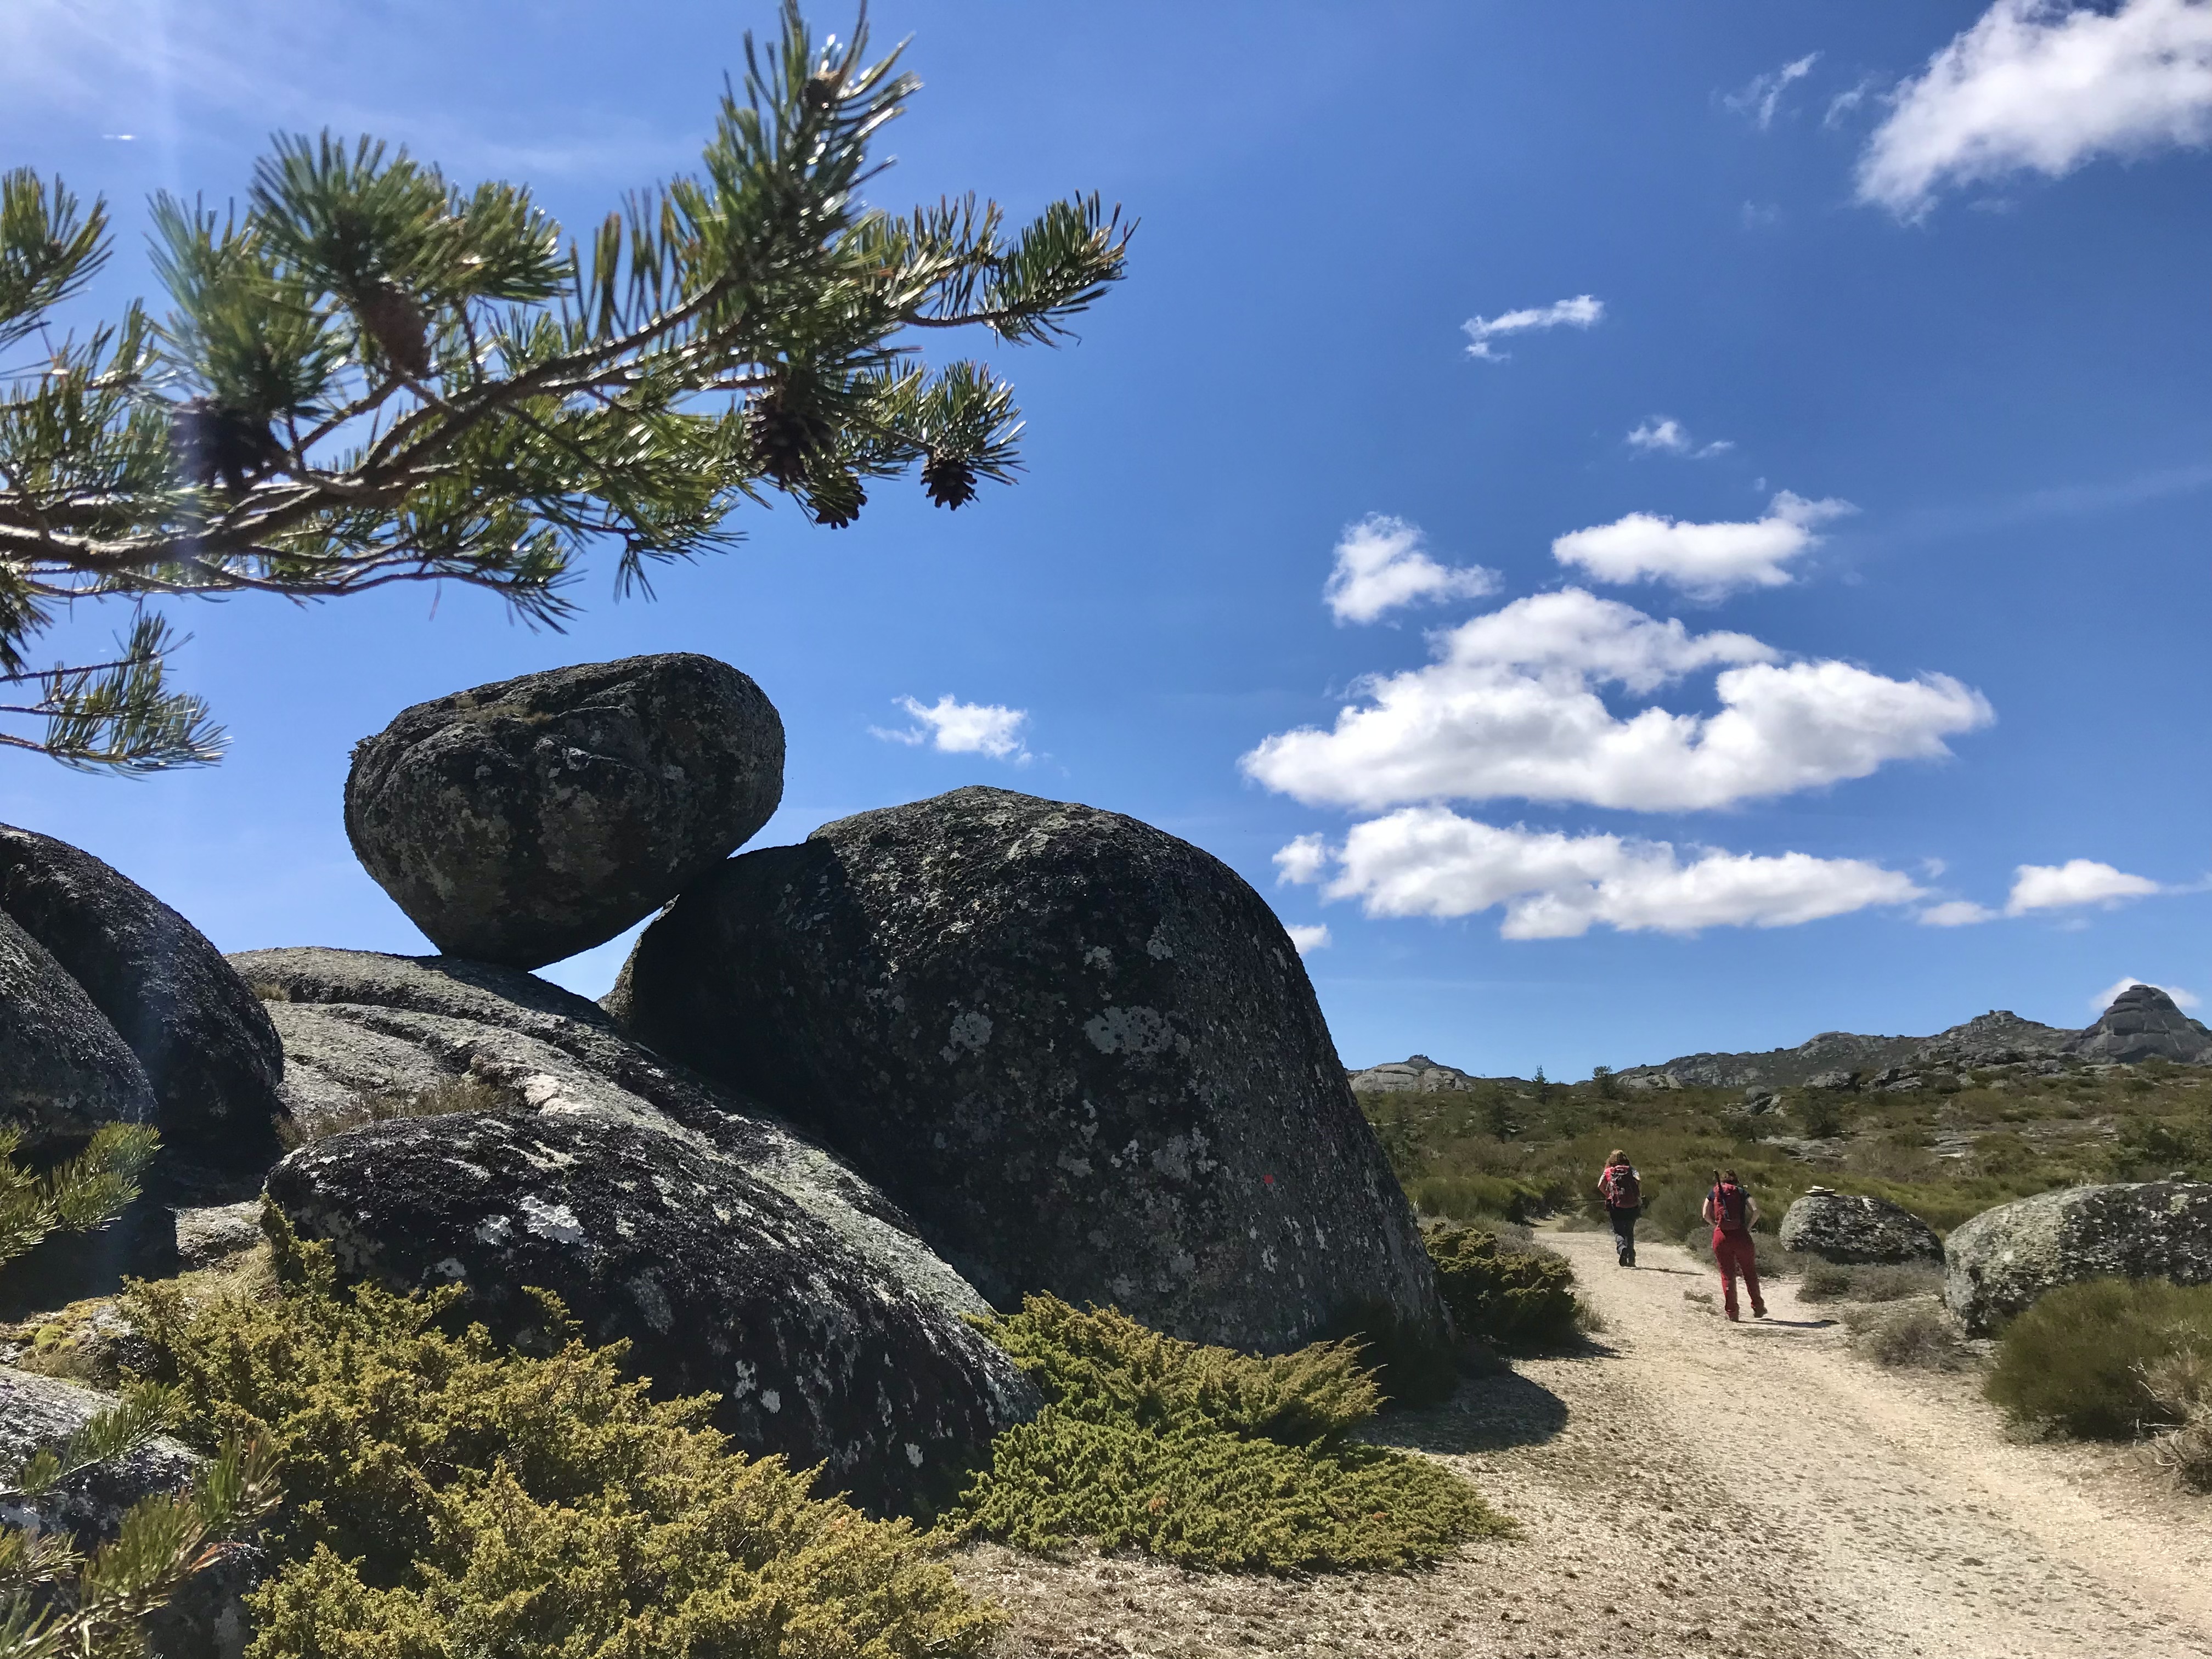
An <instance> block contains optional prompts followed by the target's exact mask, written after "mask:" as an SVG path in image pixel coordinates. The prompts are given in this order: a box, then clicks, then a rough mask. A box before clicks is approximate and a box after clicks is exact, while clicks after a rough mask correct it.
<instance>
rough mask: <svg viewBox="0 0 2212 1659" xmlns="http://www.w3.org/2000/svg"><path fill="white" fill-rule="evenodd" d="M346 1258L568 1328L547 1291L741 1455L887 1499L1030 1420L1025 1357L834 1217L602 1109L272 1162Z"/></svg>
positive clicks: (384, 1128) (515, 1317)
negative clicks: (818, 1469)
mask: <svg viewBox="0 0 2212 1659" xmlns="http://www.w3.org/2000/svg"><path fill="white" fill-rule="evenodd" d="M269 1195H270V1198H271V1199H272V1200H275V1201H276V1204H277V1205H278V1206H279V1207H280V1208H282V1209H283V1212H284V1213H285V1215H286V1217H287V1218H289V1220H290V1222H291V1224H292V1225H293V1227H294V1228H295V1230H296V1231H298V1232H299V1233H300V1234H301V1236H302V1237H307V1238H312V1239H317V1240H320V1241H323V1242H325V1243H328V1244H329V1245H330V1246H331V1249H332V1252H333V1254H334V1255H335V1256H336V1258H337V1265H338V1267H339V1268H340V1271H341V1273H342V1274H343V1275H344V1276H345V1277H347V1278H349V1279H374V1280H376V1281H379V1282H381V1283H383V1284H386V1285H390V1286H392V1287H393V1288H397V1289H403V1290H411V1289H416V1288H427V1287H431V1286H435V1285H448V1284H459V1285H463V1286H465V1306H466V1310H467V1312H468V1314H469V1316H471V1318H474V1319H478V1320H482V1321H483V1322H484V1323H485V1324H486V1325H487V1326H488V1327H489V1328H490V1329H491V1330H492V1331H493V1332H494V1334H496V1335H497V1336H499V1337H501V1338H502V1339H503V1340H509V1341H513V1342H517V1343H520V1344H521V1345H523V1346H542V1345H544V1343H546V1342H547V1341H549V1340H552V1338H553V1333H552V1332H551V1331H550V1330H549V1329H548V1328H547V1314H546V1310H545V1309H544V1305H543V1304H541V1303H540V1302H539V1300H538V1298H537V1297H534V1296H532V1294H531V1290H532V1287H540V1288H543V1289H545V1290H549V1291H553V1292H554V1293H555V1294H556V1295H557V1296H558V1297H560V1298H561V1299H562V1302H563V1303H564V1304H566V1305H567V1308H568V1313H569V1315H570V1316H572V1317H573V1318H574V1320H575V1321H576V1322H578V1323H579V1324H580V1326H581V1328H582V1329H583V1331H584V1333H585V1334H586V1336H587V1337H588V1339H589V1340H592V1341H593V1342H595V1343H605V1342H611V1341H614V1340H627V1341H628V1342H629V1344H630V1350H629V1359H628V1361H627V1364H629V1365H630V1366H632V1367H634V1368H635V1370H638V1371H640V1372H641V1373H643V1374H644V1375H645V1376H648V1377H650V1378H651V1379H652V1381H653V1386H654V1389H655V1391H656V1392H657V1393H659V1394H660V1395H664V1396H665V1395H690V1394H698V1393H702V1392H708V1391H711V1392H713V1393H715V1394H717V1395H720V1397H721V1398H720V1403H719V1404H718V1405H717V1406H716V1407H715V1408H714V1423H715V1425H716V1426H717V1427H719V1428H720V1429H722V1430H723V1431H726V1432H727V1433H728V1434H730V1435H731V1436H732V1437H733V1438H734V1439H735V1440H736V1442H737V1443H738V1446H739V1447H740V1448H742V1449H744V1450H745V1451H748V1452H750V1453H753V1454H755V1455H768V1454H770V1453H781V1455H783V1456H785V1457H786V1458H787V1459H788V1460H789V1461H790V1462H791V1463H792V1465H793V1467H794V1468H811V1467H812V1466H814V1465H816V1464H822V1465H824V1466H825V1475H824V1486H825V1487H826V1488H827V1489H829V1490H832V1491H843V1492H848V1493H850V1494H851V1495H852V1497H853V1498H854V1499H855V1501H857V1502H859V1503H860V1504H864V1505H865V1506H866V1507H868V1508H870V1509H872V1510H878V1511H879V1512H880V1511H884V1510H902V1511H908V1510H916V1509H927V1508H928V1507H930V1506H931V1505H932V1504H939V1503H942V1502H943V1501H945V1499H947V1498H950V1497H951V1496H952V1495H953V1493H954V1492H955V1490H956V1489H957V1486H958V1485H959V1483H960V1481H961V1479H962V1477H963V1475H964V1474H966V1473H967V1472H968V1471H969V1470H970V1469H972V1468H975V1467H976V1466H977V1465H978V1464H979V1463H981V1462H984V1461H987V1458H988V1455H989V1454H988V1450H987V1448H988V1446H989V1443H990V1440H991V1437H993V1436H994V1434H996V1433H997V1432H998V1431H1000V1430H1002V1429H1005V1428H1006V1427H1009V1426H1011V1425H1013V1424H1015V1423H1017V1422H1020V1421H1022V1420H1024V1419H1025V1418H1027V1417H1029V1416H1030V1415H1032V1414H1033V1413H1035V1411H1036V1404H1037V1400H1036V1392H1035V1389H1033V1388H1032V1387H1031V1385H1030V1383H1028V1382H1027V1381H1026V1380H1025V1379H1024V1377H1023V1376H1021V1374H1020V1372H1019V1371H1018V1370H1016V1369H1015V1368H1014V1365H1013V1363H1012V1360H1011V1359H1010V1358H1008V1357H1007V1356H1006V1353H1005V1352H1003V1351H1002V1350H1001V1349H1000V1348H999V1347H998V1346H996V1345H995V1344H994V1343H992V1342H991V1341H990V1340H988V1339H987V1338H986V1337H985V1336H983V1335H982V1334H981V1333H980V1332H978V1331H977V1330H975V1328H973V1327H972V1326H970V1325H969V1323H967V1322H965V1321H963V1320H962V1319H960V1318H959V1317H957V1316H955V1315H953V1314H951V1313H950V1312H949V1311H947V1310H945V1308H944V1307H943V1306H941V1305H940V1304H939V1303H937V1302H936V1301H934V1300H933V1299H932V1298H931V1297H927V1296H926V1295H922V1294H918V1293H916V1292H915V1291H913V1290H912V1289H910V1288H908V1287H907V1286H905V1285H901V1284H899V1283H897V1282H896V1281H895V1280H893V1279H890V1278H889V1277H887V1276H886V1275H885V1274H884V1273H882V1272H880V1271H879V1270H878V1267H876V1266H875V1265H874V1264H873V1263H872V1262H871V1261H869V1260H868V1259H867V1258H866V1256H865V1255H862V1254H861V1253H860V1252H859V1251H857V1250H855V1249H853V1248H852V1246H851V1245H850V1244H849V1243H848V1241H847V1240H846V1238H845V1237H843V1236H842V1235H841V1234H840V1233H839V1232H838V1231H836V1229H834V1228H832V1227H830V1226H829V1225H825V1224H824V1223H823V1220H822V1218H820V1217H818V1216H817V1215H815V1214H812V1213H811V1212H808V1211H807V1210H805V1209H804V1208H802V1207H801V1206H799V1204H797V1203H796V1202H794V1201H793V1200H791V1199H790V1198H788V1197H787V1196H786V1195H785V1194H782V1193H781V1192H779V1191H777V1190H776V1189H775V1188H773V1187H770V1186H769V1185H768V1184H767V1183H766V1182H763V1181H760V1180H758V1179H757V1178H755V1177H754V1176H750V1174H748V1173H747V1172H746V1171H745V1170H743V1169H742V1168H740V1167H739V1166H738V1164H735V1163H734V1162H732V1160H730V1159H728V1158H723V1157H720V1156H717V1155H716V1154H715V1153H714V1152H712V1151H711V1150H709V1149H707V1148H704V1147H702V1146H699V1145H697V1144H696V1143H695V1142H693V1141H690V1140H688V1139H685V1138H684V1137H683V1136H681V1135H678V1134H671V1133H659V1132H656V1131H654V1130H652V1129H649V1128H641V1127H639V1126H638V1125H637V1124H636V1123H635V1122H633V1121H627V1120H624V1119H620V1118H616V1117H613V1116H611V1115H604V1114H600V1113H597V1112H592V1111H568V1110H549V1111H544V1112H540V1113H538V1114H536V1115H524V1116H508V1115H500V1114H496V1113H468V1114H459V1115H450V1116H443V1117H424V1118H406V1119H399V1120H396V1121H389V1122H385V1123H380V1124H375V1125H372V1126H370V1127H366V1128H361V1129H356V1130H352V1131H349V1132H348V1133H343V1134H338V1135H334V1136H332V1137H331V1138H330V1139H326V1140H322V1141H319V1142H316V1143H314V1144H313V1145H312V1146H307V1147H303V1148H301V1150H300V1151H298V1152H294V1153H293V1154H292V1155H291V1156H290V1157H289V1158H286V1159H285V1160H284V1161H283V1163H282V1164H278V1165H277V1166H276V1170H274V1171H273V1172H272V1173H271V1174H270V1177H269Z"/></svg>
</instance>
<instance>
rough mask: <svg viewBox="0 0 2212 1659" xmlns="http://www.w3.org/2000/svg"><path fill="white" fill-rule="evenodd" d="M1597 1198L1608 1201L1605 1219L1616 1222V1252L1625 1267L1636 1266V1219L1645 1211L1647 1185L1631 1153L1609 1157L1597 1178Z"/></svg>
mask: <svg viewBox="0 0 2212 1659" xmlns="http://www.w3.org/2000/svg"><path fill="white" fill-rule="evenodd" d="M1597 1190H1598V1196H1599V1197H1601V1198H1602V1199H1603V1200H1605V1215H1606V1219H1607V1220H1608V1221H1610V1222H1612V1223H1613V1255H1616V1256H1618V1257H1620V1265H1621V1266H1622V1267H1634V1266H1635V1265H1636V1218H1637V1217H1638V1216H1639V1215H1641V1214H1642V1213H1643V1212H1644V1183H1643V1182H1641V1181H1639V1180H1638V1178H1637V1175H1636V1166H1635V1165H1634V1164H1631V1163H1630V1162H1629V1161H1628V1154H1627V1153H1626V1152H1610V1153H1608V1154H1607V1156H1606V1160H1605V1173H1604V1174H1603V1175H1601V1176H1599V1177H1598V1178H1597Z"/></svg>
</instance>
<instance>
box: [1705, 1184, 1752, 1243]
mask: <svg viewBox="0 0 2212 1659" xmlns="http://www.w3.org/2000/svg"><path fill="white" fill-rule="evenodd" d="M1750 1204H1751V1194H1749V1193H1747V1192H1746V1191H1744V1189H1743V1188H1741V1187H1739V1186H1737V1185H1736V1184H1735V1182H1732V1181H1723V1182H1721V1184H1720V1185H1719V1186H1717V1187H1716V1188H1713V1222H1714V1225H1717V1227H1719V1228H1720V1230H1721V1231H1723V1232H1724V1233H1741V1232H1747V1231H1749V1228H1748V1226H1747V1224H1746V1223H1745V1221H1744V1214H1745V1212H1746V1211H1747V1209H1748V1208H1749V1206H1750Z"/></svg>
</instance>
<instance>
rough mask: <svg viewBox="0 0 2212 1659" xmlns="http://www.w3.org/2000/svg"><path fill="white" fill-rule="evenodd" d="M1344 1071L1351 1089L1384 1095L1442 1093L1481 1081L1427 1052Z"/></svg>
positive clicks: (1468, 1086) (1464, 1087)
mask: <svg viewBox="0 0 2212 1659" xmlns="http://www.w3.org/2000/svg"><path fill="white" fill-rule="evenodd" d="M1346 1077H1347V1078H1348V1079H1349V1080H1350V1082H1351V1084H1352V1087H1353V1088H1354V1089H1356V1090H1358V1091H1362V1092H1364V1093H1373V1094H1383V1095H1388V1094H1425V1095H1432V1094H1443V1093H1449V1092H1450V1091H1454V1090H1459V1089H1472V1088H1474V1086H1475V1085H1476V1084H1478V1083H1480V1081H1481V1079H1480V1078H1476V1077H1472V1076H1470V1075H1468V1073H1465V1072H1462V1071H1461V1070H1460V1069H1459V1067H1458V1066H1446V1065H1444V1064H1443V1062H1442V1061H1440V1060H1431V1059H1430V1058H1429V1057H1428V1056H1427V1055H1426V1054H1408V1055H1407V1057H1406V1058H1405V1059H1403V1060H1385V1061H1384V1062H1383V1064H1382V1065H1380V1066H1369V1067H1367V1069H1366V1070H1365V1071H1362V1072H1349V1073H1346Z"/></svg>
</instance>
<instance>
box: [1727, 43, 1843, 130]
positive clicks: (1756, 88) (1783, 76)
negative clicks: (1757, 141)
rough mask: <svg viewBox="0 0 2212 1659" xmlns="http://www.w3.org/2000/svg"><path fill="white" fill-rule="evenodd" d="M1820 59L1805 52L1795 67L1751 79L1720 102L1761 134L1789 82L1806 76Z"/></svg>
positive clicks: (1783, 67)
mask: <svg viewBox="0 0 2212 1659" xmlns="http://www.w3.org/2000/svg"><path fill="white" fill-rule="evenodd" d="M1819 60H1820V53H1819V52H1807V53H1806V54H1805V55H1804V56H1803V57H1802V58H1799V59H1797V61H1796V63H1794V64H1784V65H1783V66H1782V67H1781V68H1780V69H1778V70H1774V71H1772V72H1771V74H1766V75H1756V76H1753V77H1752V79H1751V82H1750V84H1749V85H1747V86H1746V87H1745V88H1743V89H1742V90H1741V92H1732V93H1730V94H1729V95H1728V96H1727V97H1726V98H1723V100H1721V101H1722V102H1723V103H1724V104H1726V105H1727V106H1729V108H1730V109H1732V110H1735V111H1736V112H1738V113H1739V114H1743V115H1748V116H1750V117H1751V118H1752V119H1753V120H1754V121H1756V122H1758V123H1759V129H1760V131H1765V129H1766V128H1768V127H1771V126H1772V125H1774V114H1775V112H1776V111H1777V110H1778V109H1779V108H1780V107H1781V106H1782V94H1784V93H1785V92H1787V91H1788V90H1789V89H1790V82H1793V81H1802V80H1803V79H1804V78H1805V77H1806V76H1808V75H1810V74H1811V73H1812V72H1813V65H1814V64H1815V63H1817V62H1818V61H1819Z"/></svg>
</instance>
